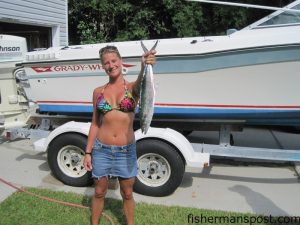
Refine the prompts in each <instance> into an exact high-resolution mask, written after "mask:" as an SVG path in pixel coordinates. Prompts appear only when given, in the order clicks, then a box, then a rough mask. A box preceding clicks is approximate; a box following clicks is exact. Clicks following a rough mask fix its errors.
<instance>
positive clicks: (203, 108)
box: [24, 44, 300, 125]
mask: <svg viewBox="0 0 300 225" xmlns="http://www.w3.org/2000/svg"><path fill="white" fill-rule="evenodd" d="M123 61H124V70H125V72H126V76H125V78H126V79H127V80H128V81H134V80H135V79H136V77H137V74H138V72H139V70H140V60H139V58H137V57H125V58H124V59H123ZM24 67H25V72H26V74H27V76H28V78H29V83H30V86H29V87H28V88H27V89H26V93H27V95H28V97H29V98H31V99H33V100H34V101H35V102H36V103H37V104H38V106H39V111H40V112H42V113H57V114H64V115H68V114H80V115H82V114H85V115H90V114H91V113H92V102H91V99H92V92H93V90H94V89H95V88H96V87H98V86H101V85H104V84H105V83H107V82H108V77H107V75H106V74H105V72H104V70H103V69H102V67H101V66H100V64H99V60H98V59H88V60H80V61H77V60H62V61H48V62H43V63H41V62H39V63H25V64H24ZM298 68H300V45H298V44H290V45H274V46H265V47H258V48H241V49H235V50H226V51H218V52H213V53H203V54H182V55H162V56H160V55H158V56H157V64H156V65H155V67H154V73H155V86H156V103H155V112H154V119H158V120H159V119H164V120H170V121H176V120H191V121H193V120H198V121H201V120H205V121H209V120H220V121H226V120H230V121H241V122H243V123H246V124H261V125H300V98H299V96H300V89H299V88H298V84H299V83H300V76H299V73H298V72H297V71H298Z"/></svg>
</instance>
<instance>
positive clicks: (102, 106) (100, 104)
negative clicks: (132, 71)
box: [96, 80, 136, 114]
mask: <svg viewBox="0 0 300 225" xmlns="http://www.w3.org/2000/svg"><path fill="white" fill-rule="evenodd" d="M107 85H108V84H106V86H105V87H104V88H103V89H102V92H101V95H99V97H98V99H97V103H96V107H97V109H98V110H99V111H100V113H103V114H105V113H107V112H109V111H112V110H119V111H121V112H134V110H135V106H136V103H135V100H134V98H133V97H132V94H131V93H130V91H128V89H127V87H126V83H125V80H124V90H125V95H124V98H123V99H122V100H121V102H120V103H119V105H118V106H117V107H115V108H113V107H112V106H111V105H110V104H109V103H108V101H106V99H105V98H104V90H105V88H106V87H107Z"/></svg>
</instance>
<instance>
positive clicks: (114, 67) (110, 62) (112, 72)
mask: <svg viewBox="0 0 300 225" xmlns="http://www.w3.org/2000/svg"><path fill="white" fill-rule="evenodd" d="M102 66H103V69H104V70H105V72H106V73H107V74H108V76H110V77H111V78H116V77H117V76H119V75H121V74H122V59H121V58H120V57H119V56H118V55H117V54H116V53H115V52H107V53H105V54H103V55H102Z"/></svg>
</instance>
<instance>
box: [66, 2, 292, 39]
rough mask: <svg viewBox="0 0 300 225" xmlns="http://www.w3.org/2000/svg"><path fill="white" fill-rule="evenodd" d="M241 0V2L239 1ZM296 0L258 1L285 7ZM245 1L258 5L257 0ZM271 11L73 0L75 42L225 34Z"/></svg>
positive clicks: (194, 4)
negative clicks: (230, 29) (228, 30)
mask: <svg viewBox="0 0 300 225" xmlns="http://www.w3.org/2000/svg"><path fill="white" fill-rule="evenodd" d="M239 2H241V1H239ZM289 2H292V0H274V1H269V0H256V1H255V4H260V5H271V6H284V5H286V4H288V3H289ZM243 3H249V4H254V3H253V0H244V1H243ZM269 13H270V11H266V10H255V9H245V8H241V7H231V6H220V5H212V4H202V3H198V2H188V1H184V0H156V1H153V0H152V1H151V0H140V1H135V0H115V1H109V0H101V1H100V0H69V29H70V31H69V36H70V43H71V44H87V43H98V42H111V41H126V40H141V39H158V38H176V37H191V36H205V35H218V34H224V33H225V32H226V30H227V29H228V28H237V29H241V28H243V27H245V26H246V25H248V24H250V23H252V22H254V21H256V20H257V19H259V18H262V17H263V16H265V15H267V14H269Z"/></svg>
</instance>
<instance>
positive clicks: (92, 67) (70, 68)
mask: <svg viewBox="0 0 300 225" xmlns="http://www.w3.org/2000/svg"><path fill="white" fill-rule="evenodd" d="M123 66H124V67H125V68H129V67H133V66H135V65H131V64H123ZM31 68H32V69H33V70H34V71H35V72H37V73H45V72H50V73H51V72H81V71H98V70H101V69H102V67H101V65H100V64H80V65H64V66H32V67H31Z"/></svg>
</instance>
